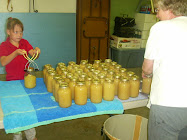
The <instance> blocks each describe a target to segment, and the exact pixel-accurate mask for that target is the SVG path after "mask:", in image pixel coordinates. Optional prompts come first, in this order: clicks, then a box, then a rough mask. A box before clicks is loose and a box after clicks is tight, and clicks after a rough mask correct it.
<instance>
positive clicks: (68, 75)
mask: <svg viewBox="0 0 187 140" xmlns="http://www.w3.org/2000/svg"><path fill="white" fill-rule="evenodd" d="M71 77H73V74H72V73H67V76H66V78H65V82H67V83H69V82H70V79H71Z"/></svg>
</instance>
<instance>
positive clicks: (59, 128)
mask: <svg viewBox="0 0 187 140" xmlns="http://www.w3.org/2000/svg"><path fill="white" fill-rule="evenodd" d="M128 70H131V71H134V72H135V73H136V74H137V75H138V76H140V77H141V68H135V69H128ZM37 77H42V74H41V72H38V73H37ZM0 80H2V81H4V80H5V75H0ZM125 114H135V115H140V116H142V117H145V118H148V116H149V109H148V108H147V107H141V108H135V109H130V110H125ZM109 117H110V116H109V115H98V116H93V117H88V118H80V119H75V120H68V121H63V122H58V123H52V124H49V125H44V126H39V127H36V132H37V138H38V140H102V139H103V137H102V136H101V128H102V126H103V123H104V122H105V121H106V120H107V119H108V118H109ZM12 138H13V135H12V134H6V133H5V131H4V129H1V130H0V140H12ZM23 140H26V138H25V136H24V134H23Z"/></svg>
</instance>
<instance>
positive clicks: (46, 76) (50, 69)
mask: <svg viewBox="0 0 187 140" xmlns="http://www.w3.org/2000/svg"><path fill="white" fill-rule="evenodd" d="M50 72H54V73H55V72H56V71H55V69H54V68H49V69H47V72H46V74H45V85H46V87H47V83H48V77H49V73H50Z"/></svg>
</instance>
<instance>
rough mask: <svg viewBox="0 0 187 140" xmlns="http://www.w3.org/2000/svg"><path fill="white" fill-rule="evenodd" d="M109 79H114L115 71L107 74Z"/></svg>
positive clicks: (109, 71)
mask: <svg viewBox="0 0 187 140" xmlns="http://www.w3.org/2000/svg"><path fill="white" fill-rule="evenodd" d="M106 77H107V78H111V79H112V78H113V77H114V71H113V70H108V73H107V76H106Z"/></svg>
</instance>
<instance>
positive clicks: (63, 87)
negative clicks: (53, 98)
mask: <svg viewBox="0 0 187 140" xmlns="http://www.w3.org/2000/svg"><path fill="white" fill-rule="evenodd" d="M57 93H58V100H59V102H58V103H59V106H60V107H62V108H68V107H70V106H71V104H72V99H71V89H70V88H69V86H68V83H63V84H60V85H59V89H58V91H57Z"/></svg>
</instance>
